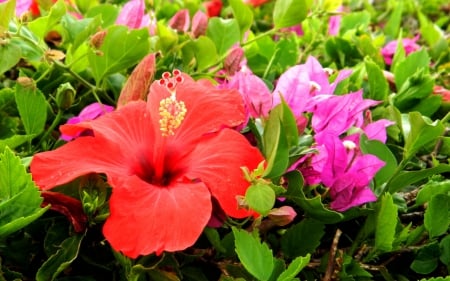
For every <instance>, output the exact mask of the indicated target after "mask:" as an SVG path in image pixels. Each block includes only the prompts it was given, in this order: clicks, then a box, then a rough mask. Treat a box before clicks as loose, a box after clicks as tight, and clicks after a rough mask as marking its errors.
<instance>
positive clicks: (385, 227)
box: [375, 193, 397, 252]
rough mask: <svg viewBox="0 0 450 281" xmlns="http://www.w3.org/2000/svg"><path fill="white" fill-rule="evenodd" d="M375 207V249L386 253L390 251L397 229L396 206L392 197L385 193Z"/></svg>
mask: <svg viewBox="0 0 450 281" xmlns="http://www.w3.org/2000/svg"><path fill="white" fill-rule="evenodd" d="M377 207H378V208H377V219H376V227H375V248H376V249H377V250H379V251H383V252H388V251H391V250H392V243H393V242H394V237H395V230H396V227H397V206H396V205H395V204H394V201H393V198H392V196H391V195H390V194H389V193H386V194H384V195H383V196H382V198H381V201H380V203H379V206H377Z"/></svg>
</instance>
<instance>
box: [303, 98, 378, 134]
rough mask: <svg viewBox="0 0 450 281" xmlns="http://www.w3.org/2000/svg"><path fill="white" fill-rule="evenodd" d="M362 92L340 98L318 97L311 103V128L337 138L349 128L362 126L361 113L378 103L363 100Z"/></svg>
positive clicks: (362, 116)
mask: <svg viewBox="0 0 450 281" xmlns="http://www.w3.org/2000/svg"><path fill="white" fill-rule="evenodd" d="M362 95H363V93H362V90H359V91H357V92H354V93H349V94H346V95H342V96H332V95H318V96H316V97H315V98H314V99H313V101H312V102H311V107H310V108H309V110H310V111H311V112H313V117H312V120H311V125H312V128H313V129H314V131H315V132H316V133H319V132H322V131H327V132H328V133H332V134H335V135H336V136H339V135H340V134H342V133H344V132H346V131H347V130H348V129H349V128H350V127H352V126H355V127H361V126H362V125H363V124H364V115H363V112H364V111H365V110H366V109H368V108H369V107H371V106H374V105H376V104H378V103H379V102H378V101H375V100H370V99H363V96H362Z"/></svg>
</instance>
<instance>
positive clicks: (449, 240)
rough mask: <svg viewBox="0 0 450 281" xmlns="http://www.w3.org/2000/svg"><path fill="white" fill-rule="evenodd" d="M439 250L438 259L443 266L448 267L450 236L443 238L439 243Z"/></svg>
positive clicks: (449, 265) (449, 262)
mask: <svg viewBox="0 0 450 281" xmlns="http://www.w3.org/2000/svg"><path fill="white" fill-rule="evenodd" d="M439 248H440V249H441V256H440V257H439V259H440V260H441V262H442V263H443V264H445V265H446V266H447V268H449V267H450V235H447V236H445V237H444V238H443V239H442V240H441V242H440V243H439Z"/></svg>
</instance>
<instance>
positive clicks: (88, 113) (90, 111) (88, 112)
mask: <svg viewBox="0 0 450 281" xmlns="http://www.w3.org/2000/svg"><path fill="white" fill-rule="evenodd" d="M113 110H114V107H113V106H110V105H105V104H101V103H98V102H94V103H92V104H90V105H88V106H86V107H85V108H83V110H81V112H80V114H79V115H78V116H74V117H71V118H69V120H67V123H66V124H78V123H81V122H84V121H90V120H94V119H96V118H98V117H100V116H102V115H103V114H105V113H108V112H111V111H113ZM87 131H89V130H86V129H85V128H77V129H76V130H75V129H74V130H71V131H70V132H66V134H61V139H62V140H65V141H70V140H73V139H74V138H76V137H78V136H80V135H83V134H84V133H85V132H87Z"/></svg>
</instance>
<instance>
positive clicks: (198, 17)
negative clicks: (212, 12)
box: [191, 11, 208, 38]
mask: <svg viewBox="0 0 450 281" xmlns="http://www.w3.org/2000/svg"><path fill="white" fill-rule="evenodd" d="M207 27H208V16H207V15H206V14H205V13H203V12H202V11H197V12H196V13H195V14H194V16H193V17H192V27H191V30H192V35H193V36H194V38H198V37H199V36H200V35H205V34H206V28H207Z"/></svg>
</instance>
